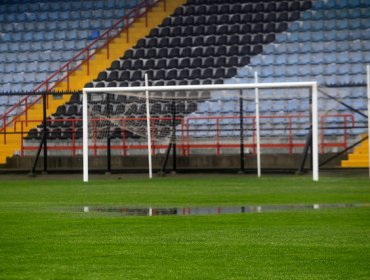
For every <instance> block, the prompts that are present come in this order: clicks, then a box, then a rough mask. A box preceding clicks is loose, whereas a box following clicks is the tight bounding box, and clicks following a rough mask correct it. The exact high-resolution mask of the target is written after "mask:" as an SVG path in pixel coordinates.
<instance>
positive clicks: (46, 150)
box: [42, 92, 49, 173]
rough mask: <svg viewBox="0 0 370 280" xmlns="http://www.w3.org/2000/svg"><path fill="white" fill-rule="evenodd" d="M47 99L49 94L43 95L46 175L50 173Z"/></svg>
mask: <svg viewBox="0 0 370 280" xmlns="http://www.w3.org/2000/svg"><path fill="white" fill-rule="evenodd" d="M46 98H47V92H44V93H43V95H42V111H43V112H42V113H43V129H44V173H47V172H48V144H47V143H48V141H47V139H48V133H49V132H48V129H47V123H46Z"/></svg>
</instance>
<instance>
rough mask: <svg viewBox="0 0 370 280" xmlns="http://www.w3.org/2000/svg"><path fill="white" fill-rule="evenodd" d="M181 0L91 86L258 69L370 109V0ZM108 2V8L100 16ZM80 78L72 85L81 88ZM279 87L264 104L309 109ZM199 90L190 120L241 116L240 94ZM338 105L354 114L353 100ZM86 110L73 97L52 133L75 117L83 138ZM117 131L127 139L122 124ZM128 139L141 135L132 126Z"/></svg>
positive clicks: (208, 79) (225, 76)
mask: <svg viewBox="0 0 370 280" xmlns="http://www.w3.org/2000/svg"><path fill="white" fill-rule="evenodd" d="M178 6H179V7H177V9H176V10H175V11H174V12H173V13H172V15H171V16H170V17H167V18H165V19H164V20H163V21H162V22H161V24H160V25H159V26H157V27H154V28H152V29H151V30H150V32H148V34H147V35H146V36H145V37H144V36H142V37H141V38H138V39H139V40H138V41H137V42H136V44H134V45H132V48H129V49H128V50H126V51H122V52H121V54H120V58H119V59H116V60H114V61H112V62H111V63H110V67H107V69H106V70H104V71H101V72H99V73H96V75H95V77H93V78H92V77H91V75H90V76H88V77H87V78H90V81H89V82H88V83H87V84H86V85H85V86H86V87H117V86H123V87H129V86H140V85H143V79H144V77H143V75H144V73H147V74H148V75H149V79H150V80H151V84H153V85H187V84H191V85H197V84H221V83H248V82H252V81H253V80H254V77H253V75H254V72H255V71H257V72H258V73H259V78H260V82H282V81H305V80H316V81H318V82H319V84H320V85H321V86H325V87H327V88H326V89H325V90H326V91H328V92H329V93H330V94H332V95H335V96H337V97H340V98H341V99H342V100H343V101H345V102H346V103H348V104H356V106H355V107H356V108H358V109H359V110H361V111H364V110H365V104H362V103H361V102H359V101H360V100H363V98H364V95H365V89H364V87H363V86H364V84H365V78H364V77H365V75H364V74H365V67H364V64H365V63H368V62H369V60H368V57H369V51H370V42H369V40H370V34H369V30H370V21H369V20H368V15H369V14H370V5H369V3H368V1H366V0H353V1H349V0H341V1H335V0H325V1H238V0H233V1H228V3H224V1H219V0H213V1H211V0H188V1H187V2H186V3H185V4H184V5H182V6H180V5H178ZM103 8H104V7H102V8H100V9H101V10H102V12H101V13H102V14H104V11H105V8H104V9H103ZM107 10H109V8H107ZM56 16H58V17H59V16H60V17H63V16H62V15H60V14H58V15H56ZM70 16H71V17H72V15H70ZM100 23H102V20H100ZM94 30H97V29H95V28H94V29H92V30H89V32H87V34H88V35H89V36H90V35H91V36H96V35H97V34H93V32H92V31H94ZM55 36H56V34H55ZM59 36H62V34H60V35H59ZM71 36H72V35H71ZM20 38H22V37H20ZM87 39H88V38H87ZM87 39H85V40H87ZM126 47H127V46H126ZM9 67H10V66H9ZM11 67H13V66H11ZM77 78H78V77H77ZM6 79H10V77H6ZM72 84H75V83H74V82H72ZM76 84H77V82H76ZM78 85H79V86H78V88H73V89H81V86H80V84H79V83H78ZM63 89H65V87H64V88H63ZM272 94H274V96H275V97H279V96H280V97H281V99H280V100H279V101H278V102H274V103H272V102H269V100H268V99H266V100H265V102H264V103H263V105H262V106H261V108H260V109H261V114H268V115H278V113H279V111H280V110H281V108H288V112H291V113H292V114H294V113H297V112H298V113H299V112H307V110H308V109H309V107H308V106H309V105H308V103H307V102H306V101H303V100H301V99H298V98H294V97H292V96H290V95H289V94H286V93H284V92H281V91H279V90H276V91H274V92H273V93H272ZM199 97H200V98H199V100H198V101H197V102H194V101H192V102H186V103H181V104H179V109H178V111H180V112H183V115H188V116H190V117H191V116H201V115H210V116H212V115H214V116H216V115H233V114H234V115H235V114H236V115H237V113H238V110H239V107H238V106H239V105H238V102H237V100H236V99H235V98H234V99H233V98H229V99H227V98H223V99H222V100H220V97H219V96H218V95H217V94H215V95H212V96H199ZM0 102H1V100H0ZM358 103H360V104H358ZM95 106H96V108H95V110H98V111H104V110H111V109H114V110H122V111H126V112H129V113H130V114H131V115H135V116H140V115H142V114H141V112H142V110H141V109H140V104H139V103H138V102H137V101H135V100H129V99H127V100H124V104H122V100H118V99H116V100H114V101H113V102H112V104H111V106H112V107H111V108H108V107H107V106H105V105H102V104H100V105H99V104H96V105H95ZM119 106H121V107H119ZM122 106H124V107H125V108H122ZM248 106H250V105H248V104H246V105H245V108H244V109H245V110H246V112H249V113H253V110H254V109H253V108H250V107H248ZM325 106H326V107H325V108H323V110H325V111H328V112H330V110H331V108H333V107H334V106H336V105H335V104H334V103H333V102H330V101H328V102H326V103H325ZM180 107H181V108H180ZM118 108H120V109H118ZM152 108H153V110H154V108H156V109H155V110H154V111H156V112H158V111H160V112H162V111H165V110H167V109H165V104H162V103H157V104H153V105H152ZM340 110H341V112H342V113H347V112H348V109H347V108H345V107H344V108H343V109H340ZM80 117H81V99H80V95H78V94H75V95H74V96H72V98H71V100H69V102H67V103H66V104H64V105H61V106H60V107H58V109H57V110H56V111H55V112H54V114H53V115H52V116H51V117H50V121H51V122H52V128H53V130H52V132H51V138H52V139H62V140H65V139H70V138H71V137H72V136H71V133H70V131H71V127H72V124H73V128H76V129H79V130H78V131H79V133H78V134H76V136H74V137H77V139H78V138H79V137H81V130H80V129H81V123H80V121H78V119H80ZM76 119H77V120H76ZM224 122H225V127H229V129H225V130H224V132H223V134H222V136H225V137H228V136H233V135H234V134H235V133H236V130H235V129H234V128H235V126H236V125H237V124H236V122H235V120H232V119H226V120H224ZM279 122H281V121H279V120H276V121H267V120H265V121H263V120H262V126H263V127H265V128H267V129H266V130H263V133H264V136H268V137H276V136H279V135H280V133H281V131H282V130H280V129H274V128H279V125H280V126H281V123H279ZM332 122H333V123H335V122H337V120H335V119H333V120H332ZM211 126H214V124H213V123H212V122H211V121H204V120H199V121H198V122H194V124H193V127H194V130H195V131H196V134H195V137H199V138H202V137H213V136H214V133H215V132H214V131H212V129H209V127H211ZM40 131H41V128H40V127H39V128H37V129H33V130H32V131H30V133H29V134H28V136H27V137H26V142H27V141H32V140H35V139H36V140H37V139H39V137H40ZM363 132H364V129H359V130H351V131H350V132H349V133H352V134H353V136H358V135H359V134H361V133H363ZM330 133H331V134H332V135H334V136H335V135H336V134H339V133H340V132H339V131H338V130H337V131H335V130H332V131H331V132H330ZM114 135H116V137H117V138H119V137H122V133H119V131H117V133H115V134H114ZM297 135H299V136H301V137H305V136H306V135H307V130H306V129H304V128H303V127H302V129H300V130H297ZM126 137H135V135H132V134H129V133H128V134H126Z"/></svg>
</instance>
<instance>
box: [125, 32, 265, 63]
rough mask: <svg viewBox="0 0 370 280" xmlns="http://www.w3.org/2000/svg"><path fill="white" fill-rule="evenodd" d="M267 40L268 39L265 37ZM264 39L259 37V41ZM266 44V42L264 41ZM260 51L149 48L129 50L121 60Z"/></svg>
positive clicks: (254, 47)
mask: <svg viewBox="0 0 370 280" xmlns="http://www.w3.org/2000/svg"><path fill="white" fill-rule="evenodd" d="M266 38H268V37H266ZM263 40H264V38H263V37H262V36H261V37H259V41H263ZM266 43H267V40H266ZM261 51H262V45H242V46H239V45H234V46H209V47H196V48H191V47H186V48H151V49H129V50H127V51H126V52H125V54H124V56H123V58H122V59H139V58H143V57H145V58H146V59H151V58H185V57H219V56H237V55H238V56H248V55H255V54H258V53H260V52H261Z"/></svg>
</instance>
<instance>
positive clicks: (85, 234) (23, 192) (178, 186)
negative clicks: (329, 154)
mask: <svg viewBox="0 0 370 280" xmlns="http://www.w3.org/2000/svg"><path fill="white" fill-rule="evenodd" d="M323 202H326V203H342V202H346V203H351V202H365V203H366V202H370V184H369V181H368V180H367V179H354V178H349V179H347V178H328V177H327V178H323V179H322V180H321V181H320V182H318V183H313V182H311V180H310V179H309V178H304V177H298V178H297V177H291V176H268V177H265V178H263V179H259V180H258V179H255V178H253V177H249V176H241V177H238V176H212V175H210V176H209V177H205V176H200V177H197V178H191V175H189V176H184V177H181V178H156V179H154V180H153V181H149V180H147V179H135V178H130V179H123V180H109V181H106V180H93V181H92V182H90V183H89V184H83V183H81V182H80V180H73V179H62V180H45V179H32V180H13V181H8V180H1V179H0V279H370V266H369V260H370V208H361V209H360V208H358V209H331V210H318V211H307V212H305V211H297V212H280V213H258V214H244V215H220V216H188V217H119V216H117V215H109V214H107V215H105V214H102V213H78V212H73V210H74V209H76V207H79V208H80V207H82V206H84V205H120V206H149V205H150V206H201V205H202V206H207V205H208V206H222V205H251V204H285V203H299V204H301V203H323Z"/></svg>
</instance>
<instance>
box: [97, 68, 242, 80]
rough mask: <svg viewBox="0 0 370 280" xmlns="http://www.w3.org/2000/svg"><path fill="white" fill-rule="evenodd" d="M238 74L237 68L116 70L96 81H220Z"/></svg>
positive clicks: (101, 75) (103, 73)
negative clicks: (147, 79)
mask: <svg viewBox="0 0 370 280" xmlns="http://www.w3.org/2000/svg"><path fill="white" fill-rule="evenodd" d="M236 73H237V71H236V68H221V67H219V68H205V69H204V68H194V69H187V68H186V69H170V70H163V69H160V70H148V71H146V72H143V71H141V70H137V71H129V70H115V71H105V72H100V73H99V76H98V78H97V79H96V80H95V81H108V82H114V81H122V82H124V81H143V80H144V74H147V75H148V78H149V79H151V80H187V79H190V80H192V79H202V80H205V79H210V78H213V79H220V78H231V77H232V76H234V75H235V74H236Z"/></svg>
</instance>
